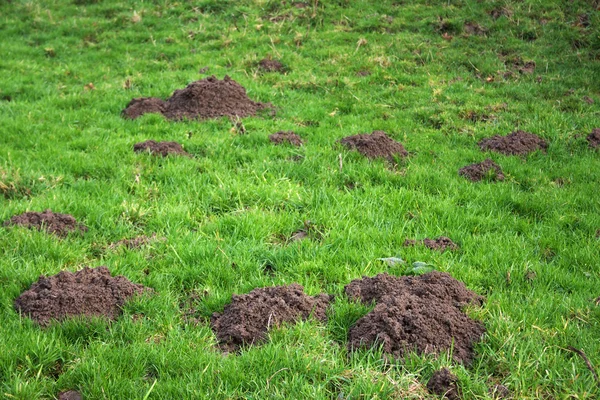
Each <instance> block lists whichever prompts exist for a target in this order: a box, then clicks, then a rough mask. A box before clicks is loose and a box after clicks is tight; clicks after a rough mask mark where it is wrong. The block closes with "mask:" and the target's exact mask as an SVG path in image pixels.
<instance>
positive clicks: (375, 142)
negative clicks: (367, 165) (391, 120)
mask: <svg viewBox="0 0 600 400" xmlns="http://www.w3.org/2000/svg"><path fill="white" fill-rule="evenodd" d="M340 143H341V144H343V145H344V146H346V147H347V148H349V149H352V150H357V151H358V152H359V153H360V154H362V155H363V156H365V157H367V158H369V159H376V158H385V159H387V160H388V161H390V162H393V161H394V156H400V157H402V158H404V157H406V156H408V152H407V151H406V150H405V149H404V146H402V144H401V143H398V142H396V141H395V140H394V139H392V138H390V137H389V136H388V135H387V134H386V133H385V132H384V131H373V133H371V134H368V133H365V134H358V135H353V136H347V137H345V138H343V139H341V140H340Z"/></svg>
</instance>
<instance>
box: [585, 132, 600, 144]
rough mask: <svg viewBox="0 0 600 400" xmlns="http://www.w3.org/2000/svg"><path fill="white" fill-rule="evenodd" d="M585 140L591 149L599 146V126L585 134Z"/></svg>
mask: <svg viewBox="0 0 600 400" xmlns="http://www.w3.org/2000/svg"><path fill="white" fill-rule="evenodd" d="M587 141H588V143H589V144H590V147H591V148H593V149H597V148H598V147H600V128H596V129H594V130H592V133H590V134H589V135H588V136H587Z"/></svg>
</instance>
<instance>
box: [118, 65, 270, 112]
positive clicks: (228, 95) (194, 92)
mask: <svg viewBox="0 0 600 400" xmlns="http://www.w3.org/2000/svg"><path fill="white" fill-rule="evenodd" d="M267 107H270V105H269V104H264V103H259V102H255V101H252V100H250V99H249V98H248V96H247V95H246V89H244V87H243V86H241V85H240V84H239V83H237V82H236V81H234V80H233V79H231V78H230V77H229V76H227V75H225V77H224V78H223V80H219V79H217V78H216V77H215V76H214V75H213V76H210V77H208V78H204V79H202V80H199V81H195V82H192V83H190V84H189V85H188V86H187V87H185V88H184V89H179V90H176V91H175V92H173V94H172V95H171V97H169V98H168V99H167V100H166V101H164V102H163V101H162V100H160V99H156V98H143V99H133V100H132V101H131V102H130V103H129V105H128V106H127V107H126V108H125V109H124V110H123V115H124V116H126V117H128V118H132V119H135V118H137V117H139V116H140V115H143V114H145V113H160V114H162V115H164V116H165V117H166V118H167V119H170V120H182V119H206V118H218V117H224V116H225V117H239V118H243V117H248V116H251V115H255V114H256V113H257V112H258V111H259V110H261V109H264V108H267Z"/></svg>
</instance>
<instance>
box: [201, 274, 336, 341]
mask: <svg viewBox="0 0 600 400" xmlns="http://www.w3.org/2000/svg"><path fill="white" fill-rule="evenodd" d="M330 301H331V298H330V296H329V295H327V294H320V295H318V296H314V297H311V296H307V295H306V294H305V293H304V288H303V287H302V286H300V285H298V284H296V283H294V284H291V285H288V286H275V287H265V288H258V289H254V290H253V291H251V292H250V293H248V294H244V295H233V296H232V298H231V303H229V304H228V305H226V306H225V309H224V310H223V312H222V313H214V314H213V315H212V317H211V322H210V324H211V327H212V329H213V331H214V332H215V334H216V336H217V339H218V341H219V345H220V347H221V348H222V349H223V350H224V351H231V352H233V351H236V350H238V349H239V348H240V347H241V346H244V345H256V344H260V343H262V342H264V341H265V340H266V338H267V331H268V330H269V329H270V328H271V327H277V326H279V325H281V324H282V323H286V322H292V323H293V322H296V321H298V320H306V319H307V318H308V317H309V316H312V317H314V318H316V319H317V320H319V321H325V320H326V319H327V315H326V310H327V307H328V306H329V302H330Z"/></svg>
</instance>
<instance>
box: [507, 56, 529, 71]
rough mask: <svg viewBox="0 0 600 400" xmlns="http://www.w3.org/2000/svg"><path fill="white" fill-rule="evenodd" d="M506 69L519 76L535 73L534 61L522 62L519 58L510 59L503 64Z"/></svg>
mask: <svg viewBox="0 0 600 400" xmlns="http://www.w3.org/2000/svg"><path fill="white" fill-rule="evenodd" d="M504 65H506V67H507V68H509V69H512V70H516V71H518V72H519V73H520V74H533V73H534V72H535V66H536V64H535V61H524V60H523V59H522V58H521V57H516V58H512V59H509V60H506V61H505V62H504Z"/></svg>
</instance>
